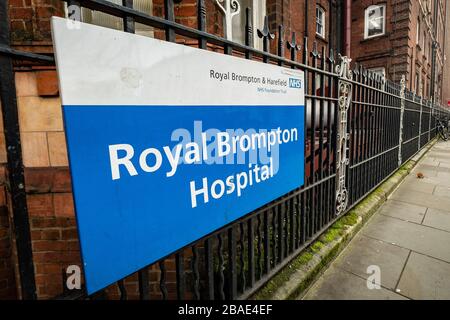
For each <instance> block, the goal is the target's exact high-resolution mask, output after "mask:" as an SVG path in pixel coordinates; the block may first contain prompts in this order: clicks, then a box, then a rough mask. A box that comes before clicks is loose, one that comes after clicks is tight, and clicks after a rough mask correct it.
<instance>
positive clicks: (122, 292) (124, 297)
mask: <svg viewBox="0 0 450 320" xmlns="http://www.w3.org/2000/svg"><path fill="white" fill-rule="evenodd" d="M117 286H118V287H119V292H120V300H127V299H128V294H127V289H126V288H125V284H124V282H123V279H122V280H119V281H117Z"/></svg>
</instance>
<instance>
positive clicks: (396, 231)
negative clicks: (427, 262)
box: [361, 215, 450, 262]
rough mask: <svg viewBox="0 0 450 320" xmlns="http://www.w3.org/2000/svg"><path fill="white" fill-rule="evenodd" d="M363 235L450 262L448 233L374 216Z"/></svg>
mask: <svg viewBox="0 0 450 320" xmlns="http://www.w3.org/2000/svg"><path fill="white" fill-rule="evenodd" d="M361 232H362V233H363V234H364V235H366V236H368V237H371V238H374V239H377V240H382V241H385V242H387V243H391V244H395V245H398V246H400V247H402V248H406V249H410V250H413V251H416V252H419V253H422V254H425V255H429V256H432V257H435V258H438V259H441V260H444V261H447V262H450V249H449V247H450V233H449V232H446V231H442V230H437V229H435V228H430V227H427V226H424V225H419V224H417V223H412V222H407V221H402V220H400V219H396V218H391V217H388V216H385V215H376V216H375V217H374V218H373V219H372V220H371V221H370V224H369V225H368V226H367V227H366V228H364V229H363V230H362V231H361Z"/></svg>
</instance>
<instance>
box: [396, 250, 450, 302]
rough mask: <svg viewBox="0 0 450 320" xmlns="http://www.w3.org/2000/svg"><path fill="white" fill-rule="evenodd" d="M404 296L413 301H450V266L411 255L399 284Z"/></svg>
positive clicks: (416, 254) (420, 255)
mask: <svg viewBox="0 0 450 320" xmlns="http://www.w3.org/2000/svg"><path fill="white" fill-rule="evenodd" d="M398 289H399V290H400V292H401V294H402V295H405V296H407V297H409V298H411V299H417V300H418V299H420V300H424V299H427V300H441V299H445V300H448V299H450V264H449V263H446V262H443V261H440V260H437V259H434V258H431V257H427V256H424V255H422V254H418V253H415V252H412V253H411V256H410V257H409V259H408V262H407V264H406V267H405V270H404V271H403V274H402V277H401V279H400V282H399V284H398Z"/></svg>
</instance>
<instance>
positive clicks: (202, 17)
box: [197, 0, 208, 49]
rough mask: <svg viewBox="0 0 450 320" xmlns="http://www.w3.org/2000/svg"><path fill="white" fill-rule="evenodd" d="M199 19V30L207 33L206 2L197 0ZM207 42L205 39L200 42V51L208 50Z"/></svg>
mask: <svg viewBox="0 0 450 320" xmlns="http://www.w3.org/2000/svg"><path fill="white" fill-rule="evenodd" d="M197 17H198V18H197V19H198V26H197V27H198V30H200V31H206V7H205V0H197ZM207 44H208V43H207V41H206V39H204V38H203V37H201V38H200V40H199V45H198V47H199V48H200V49H206V46H207Z"/></svg>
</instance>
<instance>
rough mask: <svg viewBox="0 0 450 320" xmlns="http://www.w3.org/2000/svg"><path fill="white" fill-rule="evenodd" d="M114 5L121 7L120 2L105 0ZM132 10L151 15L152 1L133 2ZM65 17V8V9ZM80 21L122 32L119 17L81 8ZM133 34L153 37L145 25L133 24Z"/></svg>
mask: <svg viewBox="0 0 450 320" xmlns="http://www.w3.org/2000/svg"><path fill="white" fill-rule="evenodd" d="M107 1H109V2H112V3H114V4H120V5H122V0H107ZM133 8H134V9H135V10H137V11H141V12H143V13H146V14H149V15H153V0H134V1H133ZM66 16H67V7H66ZM81 21H82V22H86V23H90V24H95V25H98V26H102V27H106V28H111V29H117V30H123V19H122V18H119V17H115V16H112V15H109V14H106V13H104V12H100V11H95V10H90V9H87V8H81ZM135 32H136V34H139V35H143V36H149V37H153V36H154V33H153V28H152V27H150V26H147V25H143V24H140V23H135Z"/></svg>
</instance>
